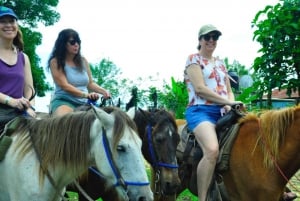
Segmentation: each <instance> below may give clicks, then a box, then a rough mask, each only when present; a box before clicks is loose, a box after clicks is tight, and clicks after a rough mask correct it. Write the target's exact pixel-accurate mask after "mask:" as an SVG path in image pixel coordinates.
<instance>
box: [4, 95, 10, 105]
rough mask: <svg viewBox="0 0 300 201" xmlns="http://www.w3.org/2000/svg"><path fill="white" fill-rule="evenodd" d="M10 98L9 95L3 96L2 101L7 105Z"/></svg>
mask: <svg viewBox="0 0 300 201" xmlns="http://www.w3.org/2000/svg"><path fill="white" fill-rule="evenodd" d="M10 100H11V97H10V96H6V97H5V101H4V103H5V105H8V103H9V101H10Z"/></svg>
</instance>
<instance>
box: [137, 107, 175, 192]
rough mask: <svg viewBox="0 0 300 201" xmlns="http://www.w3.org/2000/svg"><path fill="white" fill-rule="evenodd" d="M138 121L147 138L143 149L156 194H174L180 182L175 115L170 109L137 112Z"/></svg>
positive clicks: (142, 133) (144, 136)
mask: <svg viewBox="0 0 300 201" xmlns="http://www.w3.org/2000/svg"><path fill="white" fill-rule="evenodd" d="M134 121H135V123H136V125H137V126H138V132H139V135H140V137H141V138H142V140H143V145H142V151H143V154H144V157H145V159H146V160H147V161H148V162H149V163H150V164H151V166H152V168H153V170H154V172H153V173H152V177H153V178H152V182H155V183H152V188H153V190H154V191H155V194H156V195H174V194H176V190H177V187H178V186H179V185H180V180H179V177H178V166H177V160H176V147H177V145H178V143H179V140H180V139H179V134H178V131H177V126H176V122H175V118H174V117H173V116H172V114H171V113H170V112H168V111H166V110H154V111H145V110H142V109H139V110H138V111H136V115H135V117H134Z"/></svg>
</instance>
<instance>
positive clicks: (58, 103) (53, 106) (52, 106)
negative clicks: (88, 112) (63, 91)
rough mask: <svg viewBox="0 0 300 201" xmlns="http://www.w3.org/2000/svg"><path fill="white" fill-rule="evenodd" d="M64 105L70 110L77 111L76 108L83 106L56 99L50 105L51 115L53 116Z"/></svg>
mask: <svg viewBox="0 0 300 201" xmlns="http://www.w3.org/2000/svg"><path fill="white" fill-rule="evenodd" d="M62 105H67V106H69V107H70V108H72V109H75V108H77V107H79V106H81V105H82V104H77V103H74V102H71V101H69V100H65V99H61V98H54V99H53V100H52V101H51V103H50V114H52V113H53V112H54V111H55V110H56V109H57V108H58V107H60V106H62Z"/></svg>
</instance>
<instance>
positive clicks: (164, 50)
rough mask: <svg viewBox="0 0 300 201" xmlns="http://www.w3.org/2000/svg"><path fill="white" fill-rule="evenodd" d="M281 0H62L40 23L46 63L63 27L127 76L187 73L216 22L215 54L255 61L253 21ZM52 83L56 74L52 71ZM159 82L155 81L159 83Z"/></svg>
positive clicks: (88, 53) (89, 53) (92, 55)
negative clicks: (50, 21)
mask: <svg viewBox="0 0 300 201" xmlns="http://www.w3.org/2000/svg"><path fill="white" fill-rule="evenodd" d="M278 2H279V0H226V1H223V0H205V1H204V0H186V1H182V0H151V1H144V0H109V1H108V0H105V1H104V0H84V1H80V0H60V1H59V4H58V7H57V12H59V13H60V15H61V18H60V20H59V22H57V23H56V24H55V25H53V26H49V27H44V26H43V25H41V26H39V28H38V31H39V32H41V33H42V35H43V40H42V44H41V45H40V46H38V48H37V54H38V55H39V56H40V57H41V62H42V63H41V65H42V66H46V62H47V60H48V57H49V54H50V52H51V50H52V48H53V45H54V42H55V40H56V38H57V35H58V33H59V32H60V31H61V30H62V29H65V28H73V29H75V30H76V31H78V33H79V35H80V38H81V41H82V43H81V53H82V55H84V56H85V57H86V58H87V59H88V61H89V62H90V63H92V64H95V63H99V62H100V61H101V60H102V59H103V58H106V59H110V60H111V61H112V62H113V63H114V64H116V66H117V67H118V68H120V69H121V71H122V72H123V76H124V77H125V78H130V79H133V80H135V79H136V78H137V77H142V78H147V77H149V76H154V77H157V78H158V80H159V81H161V80H163V79H165V80H167V81H169V80H170V78H171V77H174V78H175V79H176V80H181V79H182V78H183V69H184V65H185V62H186V59H187V56H188V55H189V54H191V53H196V52H197V49H196V47H197V45H198V39H197V37H198V31H199V29H200V27H201V26H202V25H204V24H213V25H215V26H216V27H217V28H218V29H219V30H220V31H221V32H222V36H221V37H220V38H219V41H218V45H217V48H216V50H215V52H214V56H219V57H220V58H223V59H224V58H225V57H227V58H228V59H229V63H232V62H233V61H234V60H236V61H238V62H239V63H240V64H242V65H245V66H246V67H250V66H251V65H252V63H253V61H254V59H255V58H256V57H257V56H259V54H258V53H257V51H258V49H259V48H260V45H259V44H258V43H257V42H255V41H253V40H252V38H253V32H254V29H252V28H251V22H252V20H253V19H254V17H255V15H256V14H257V13H258V11H260V10H263V9H264V8H265V6H267V5H275V4H277V3H278ZM48 79H49V80H50V84H52V83H53V82H52V79H51V76H48ZM154 85H155V83H154Z"/></svg>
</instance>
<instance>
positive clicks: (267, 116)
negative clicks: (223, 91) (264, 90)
mask: <svg viewBox="0 0 300 201" xmlns="http://www.w3.org/2000/svg"><path fill="white" fill-rule="evenodd" d="M178 123H179V122H178ZM181 123H182V122H181ZM238 126H239V129H238V131H237V132H238V133H237V136H236V139H235V141H234V143H233V147H232V150H231V154H230V159H229V169H228V170H227V171H225V172H221V173H219V174H220V175H221V177H220V180H219V182H222V181H223V182H224V185H225V188H226V190H227V194H228V197H229V198H230V200H231V201H253V200H255V201H266V200H270V201H279V200H282V195H283V193H284V191H285V186H286V185H287V183H288V181H289V180H290V179H291V177H292V176H293V175H294V174H295V173H296V172H297V171H298V170H299V168H300V105H299V106H295V107H290V108H284V109H280V110H267V111H264V112H262V113H260V114H259V115H257V114H254V113H249V114H247V115H245V116H244V117H243V118H241V119H240V120H239V122H238ZM182 128H183V126H180V125H178V129H179V133H181V129H182ZM190 167H194V168H193V171H189V172H186V174H185V180H184V181H182V186H181V189H180V191H179V192H178V193H180V192H181V191H182V190H184V189H185V188H189V189H190V190H191V192H193V193H194V194H197V192H196V189H197V188H191V187H192V186H196V185H197V184H196V181H195V180H194V181H193V180H192V179H191V178H193V177H195V174H196V173H195V168H196V165H194V166H193V165H191V166H190ZM222 192H225V191H222ZM225 200H226V199H225ZM223 201H224V199H223Z"/></svg>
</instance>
